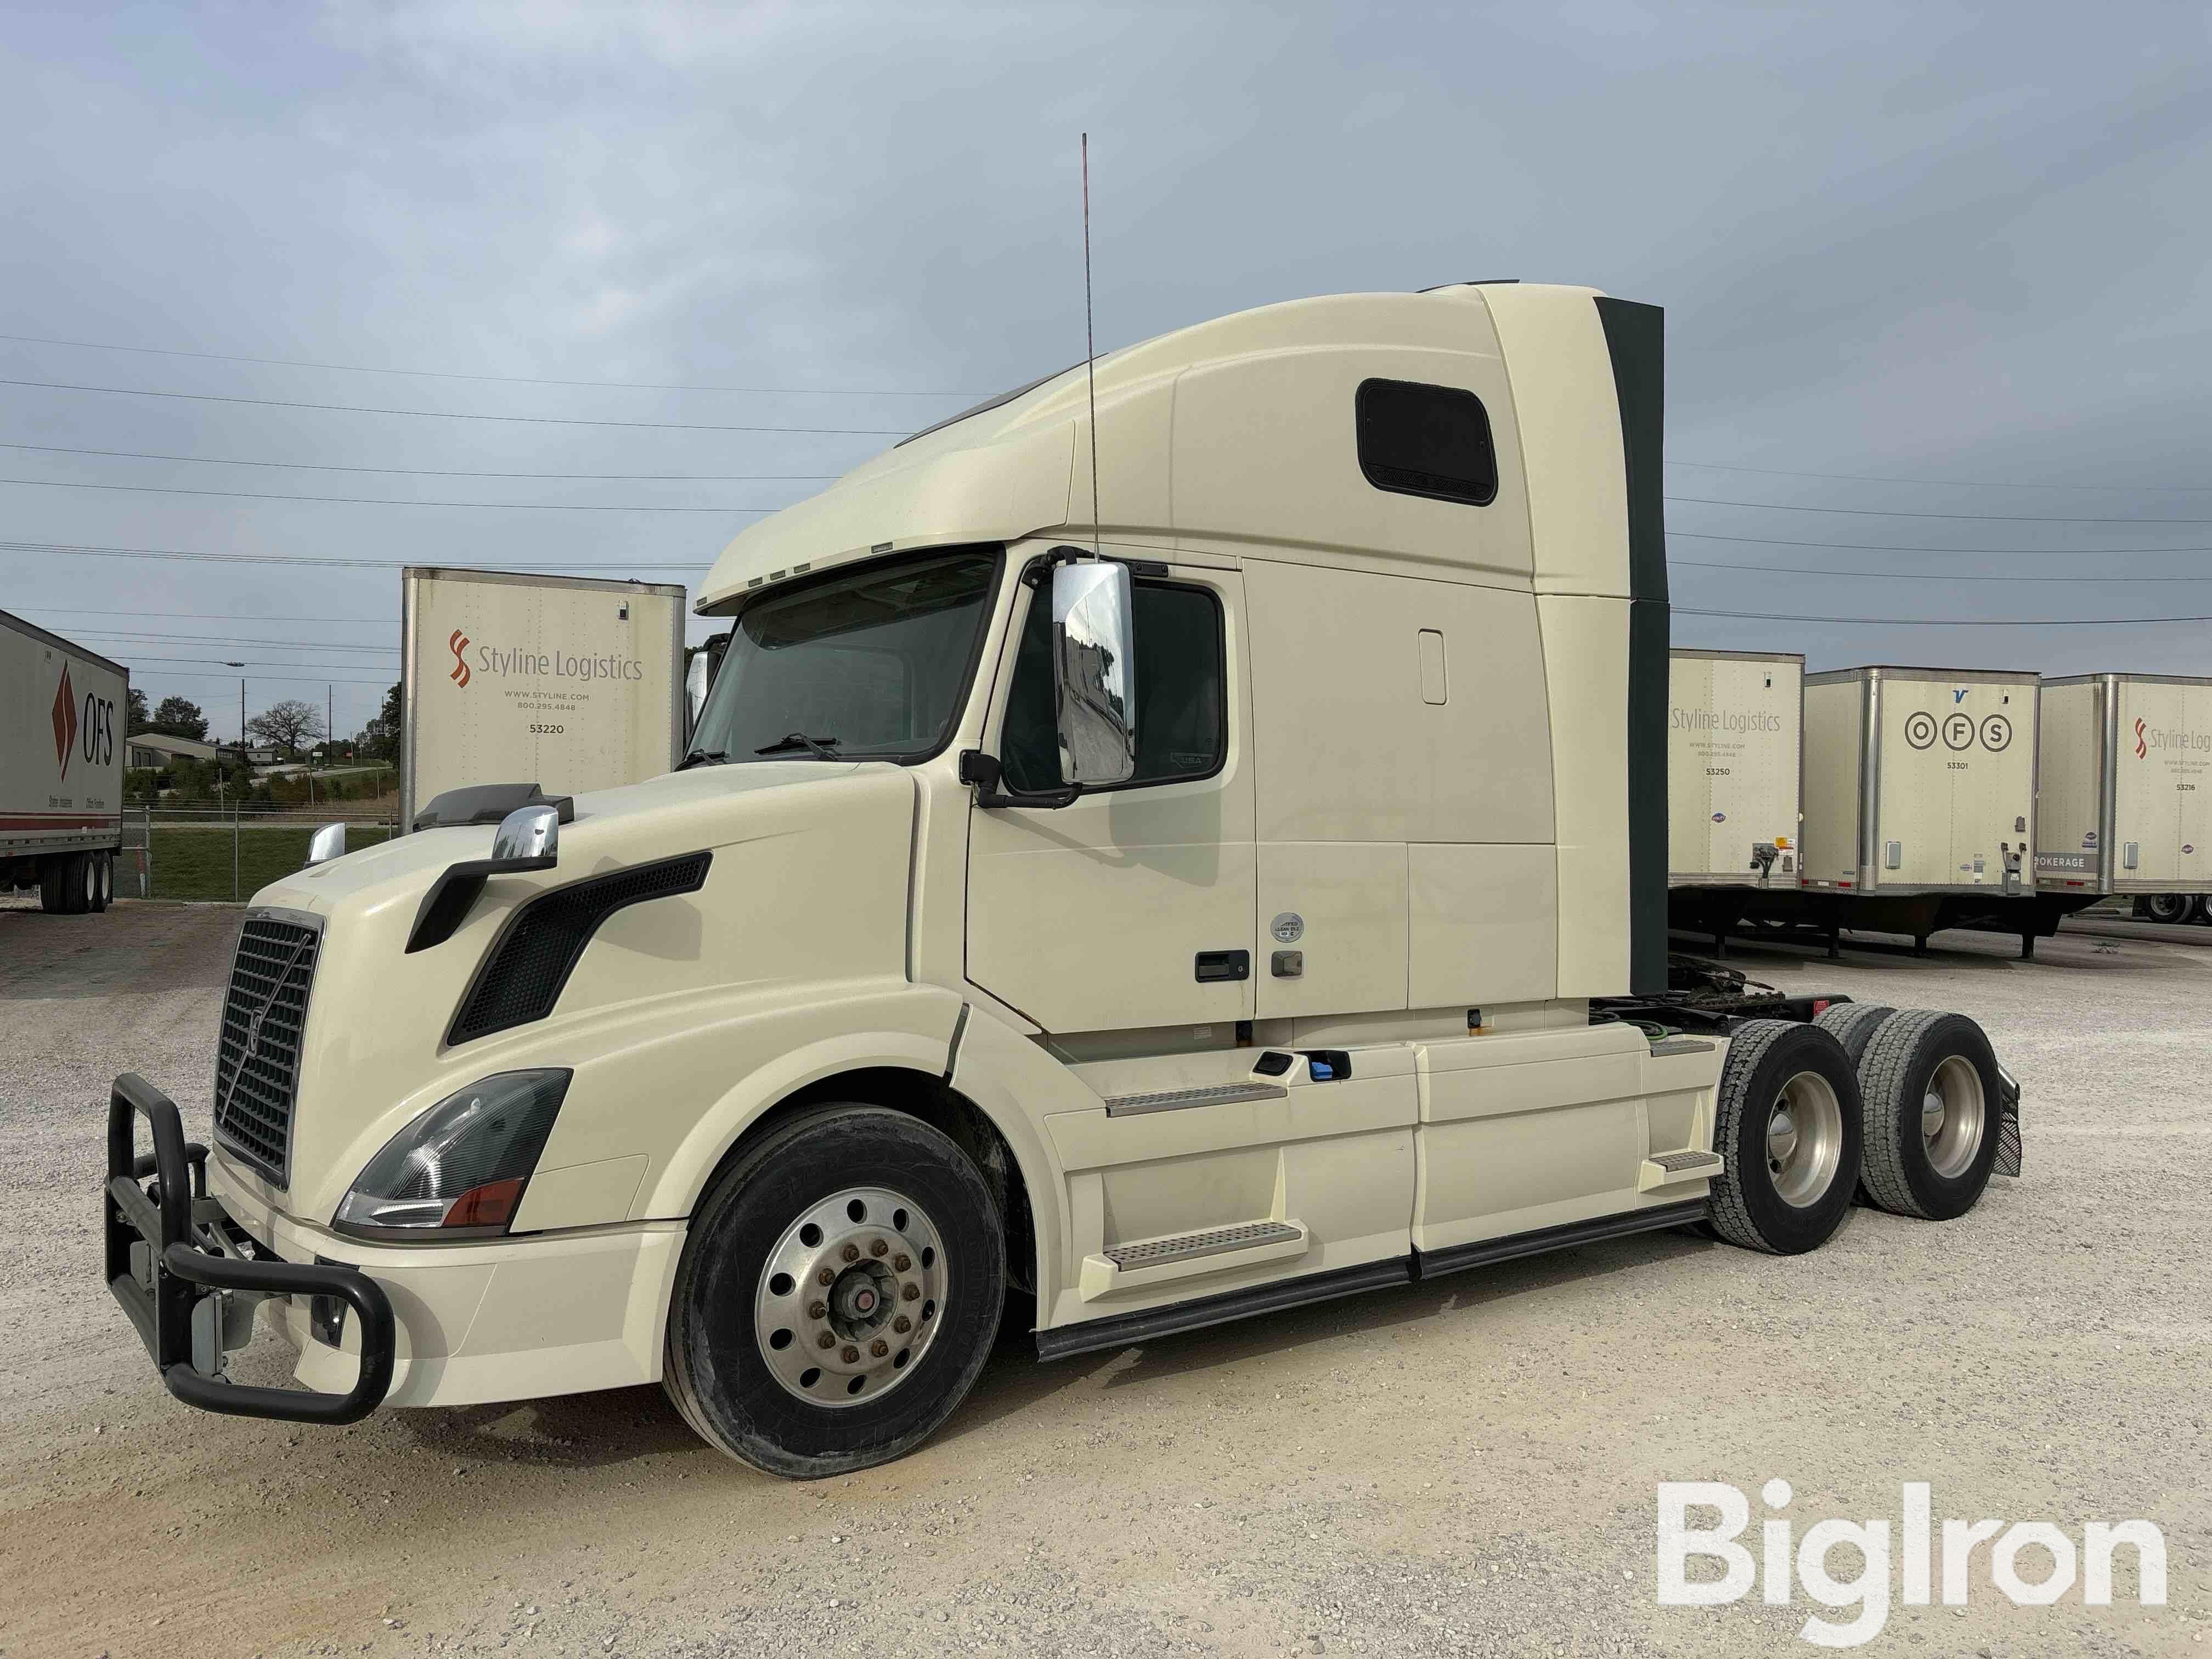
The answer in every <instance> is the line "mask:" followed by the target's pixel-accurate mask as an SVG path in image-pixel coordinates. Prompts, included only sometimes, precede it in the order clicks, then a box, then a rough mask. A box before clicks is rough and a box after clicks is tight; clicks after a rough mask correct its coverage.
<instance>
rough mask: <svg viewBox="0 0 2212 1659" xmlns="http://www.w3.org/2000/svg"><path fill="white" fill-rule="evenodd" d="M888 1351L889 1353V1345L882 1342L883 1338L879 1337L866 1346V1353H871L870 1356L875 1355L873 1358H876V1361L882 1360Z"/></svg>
mask: <svg viewBox="0 0 2212 1659" xmlns="http://www.w3.org/2000/svg"><path fill="white" fill-rule="evenodd" d="M890 1351H891V1345H890V1343H888V1342H886V1341H884V1340H883V1338H881V1337H880V1336H879V1337H878V1338H877V1339H876V1340H874V1341H872V1342H871V1343H869V1344H868V1352H870V1353H872V1354H873V1355H875V1357H876V1358H878V1359H881V1358H883V1357H884V1355H885V1354H887V1353H889V1352H890Z"/></svg>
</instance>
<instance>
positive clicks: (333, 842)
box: [300, 823, 346, 870]
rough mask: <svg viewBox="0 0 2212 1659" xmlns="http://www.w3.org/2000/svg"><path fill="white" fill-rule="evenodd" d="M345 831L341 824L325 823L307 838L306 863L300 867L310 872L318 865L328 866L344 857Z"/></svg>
mask: <svg viewBox="0 0 2212 1659" xmlns="http://www.w3.org/2000/svg"><path fill="white" fill-rule="evenodd" d="M345 829H346V827H345V825H344V824H343V823H326V824H325V825H324V826H323V827H322V828H321V829H318V830H316V831H315V833H314V834H313V836H310V837H309V838H308V841H307V863H305V864H304V865H302V866H300V867H301V869H303V870H312V869H313V868H314V867H315V866H317V865H319V864H328V863H329V862H330V861H331V860H332V859H340V858H343V857H344V856H345Z"/></svg>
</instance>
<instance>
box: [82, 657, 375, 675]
mask: <svg viewBox="0 0 2212 1659" xmlns="http://www.w3.org/2000/svg"><path fill="white" fill-rule="evenodd" d="M137 660H138V661H140V662H186V663H204V664H206V665H209V666H210V667H212V668H232V669H239V670H242V671H244V674H245V678H247V679H249V680H250V679H256V678H259V676H258V675H257V674H255V673H254V669H255V668H256V667H257V666H258V667H264V668H313V666H314V664H313V663H311V662H286V661H283V660H281V659H278V658H276V657H247V658H246V659H243V660H242V661H239V662H233V661H232V660H231V659H229V658H228V657H139V658H138V659H137ZM125 666H128V664H126V665H125ZM334 666H336V667H339V668H345V669H350V670H352V671H354V672H356V673H359V672H361V671H364V670H367V669H372V668H374V666H375V665H374V663H366V662H342V663H337V664H335V665H334ZM217 678H233V679H235V678H238V676H237V675H236V674H233V675H229V676H227V677H224V676H218V677H217ZM322 678H330V677H329V676H327V675H325V676H323V677H322Z"/></svg>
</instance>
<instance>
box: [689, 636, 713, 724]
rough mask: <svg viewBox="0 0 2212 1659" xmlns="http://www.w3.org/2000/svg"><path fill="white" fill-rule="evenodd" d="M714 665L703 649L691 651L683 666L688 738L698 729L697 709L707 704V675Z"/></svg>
mask: <svg viewBox="0 0 2212 1659" xmlns="http://www.w3.org/2000/svg"><path fill="white" fill-rule="evenodd" d="M713 667H714V665H713V663H712V662H711V661H709V660H708V655H707V653H706V651H705V650H704V649H701V650H698V651H695V652H693V653H691V660H690V662H689V663H687V664H685V665H684V711H685V712H684V737H685V738H686V739H687V740H688V739H689V738H690V735H691V733H692V732H696V731H697V730H698V729H699V711H700V710H701V709H702V708H705V707H706V706H707V682H708V675H709V674H710V673H711V671H712V670H713Z"/></svg>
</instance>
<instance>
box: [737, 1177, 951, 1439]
mask: <svg viewBox="0 0 2212 1659" xmlns="http://www.w3.org/2000/svg"><path fill="white" fill-rule="evenodd" d="M950 1282H951V1281H950V1279H949V1277H948V1275H947V1272H946V1267H945V1242H944V1240H943V1239H942V1238H941V1237H939V1234H938V1231H937V1228H936V1225H935V1224H933V1222H932V1221H931V1220H930V1218H929V1217H928V1216H927V1214H926V1213H925V1212H923V1210H922V1208H921V1206H920V1205H918V1204H916V1203H915V1201H914V1200H912V1199H910V1198H908V1197H907V1196H906V1195H905V1194H902V1193H895V1192H891V1191H890V1190H888V1189H886V1188H881V1187H852V1188H846V1189H845V1190H844V1191H842V1192H838V1193H833V1194H830V1195H829V1197H827V1198H825V1199H823V1200H821V1201H820V1202H819V1203H817V1204H815V1205H813V1206H811V1207H810V1208H808V1209H807V1210H806V1211H805V1213H803V1214H801V1215H800V1216H799V1217H798V1218H796V1219H795V1220H793V1222H792V1224H791V1225H790V1226H788V1227H787V1228H786V1229H785V1230H784V1233H783V1237H781V1239H779V1240H777V1242H776V1246H775V1249H773V1250H771V1251H769V1256H768V1260H767V1261H765V1262H764V1263H763V1264H762V1267H761V1273H760V1282H759V1284H758V1285H757V1288H756V1289H755V1291H754V1293H753V1333H754V1337H755V1340H756V1341H757V1343H758V1345H759V1347H760V1352H761V1358H763V1360H765V1361H766V1362H767V1364H768V1369H769V1375H770V1376H773V1377H775V1380H776V1382H777V1383H778V1384H779V1385H781V1388H782V1389H783V1390H784V1392H785V1393H787V1394H789V1395H794V1396H796V1397H797V1398H799V1399H800V1400H804V1401H806V1402H807V1403H808V1404H810V1405H815V1406H822V1407H829V1408H830V1409H832V1410H841V1411H842V1410H843V1409H845V1408H846V1407H852V1406H864V1405H866V1404H867V1403H868V1402H869V1401H872V1400H875V1399H878V1398H880V1397H881V1396H882V1395H885V1394H888V1393H889V1392H890V1390H891V1389H895V1388H896V1387H897V1386H898V1385H899V1384H900V1383H902V1382H904V1381H905V1380H906V1378H907V1376H908V1374H909V1373H910V1372H911V1371H912V1370H914V1367H915V1362H916V1361H918V1360H919V1359H920V1358H921V1356H922V1355H923V1354H924V1353H925V1352H927V1351H928V1348H929V1345H930V1344H931V1343H932V1342H933V1341H934V1340H936V1338H937V1330H938V1327H939V1326H940V1325H941V1324H943V1323H944V1322H945V1295H946V1291H947V1290H948V1289H949V1287H950Z"/></svg>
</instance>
